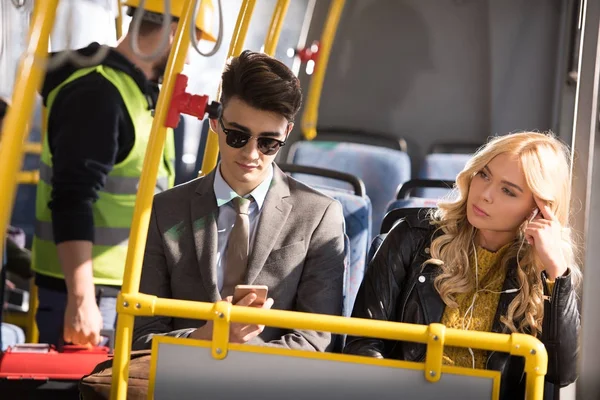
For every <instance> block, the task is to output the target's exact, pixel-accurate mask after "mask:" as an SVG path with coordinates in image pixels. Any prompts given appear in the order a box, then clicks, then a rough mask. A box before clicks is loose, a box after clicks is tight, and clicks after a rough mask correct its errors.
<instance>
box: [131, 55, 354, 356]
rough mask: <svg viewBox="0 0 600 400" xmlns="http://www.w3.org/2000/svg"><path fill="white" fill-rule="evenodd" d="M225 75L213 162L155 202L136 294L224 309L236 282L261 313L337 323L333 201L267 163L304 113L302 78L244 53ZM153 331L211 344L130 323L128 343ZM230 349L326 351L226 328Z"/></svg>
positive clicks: (339, 266)
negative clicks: (264, 291)
mask: <svg viewBox="0 0 600 400" xmlns="http://www.w3.org/2000/svg"><path fill="white" fill-rule="evenodd" d="M222 78H223V82H222V97H221V102H222V104H223V114H222V117H221V118H220V119H218V120H211V121H210V123H211V127H212V129H213V130H214V131H215V132H217V134H218V135H219V147H220V152H221V162H220V164H219V165H218V166H217V168H215V170H214V171H212V172H211V173H210V174H208V175H207V176H205V177H203V178H200V179H196V180H194V181H191V182H189V183H187V184H184V185H181V186H178V187H176V188H174V189H171V190H168V191H166V192H164V193H161V194H158V195H157V196H156V197H155V199H154V206H153V211H152V217H151V221H150V227H149V232H148V241H147V245H146V253H145V258H144V265H143V270H142V278H141V286H140V291H141V292H142V293H148V294H152V295H156V296H158V297H162V298H174V299H182V300H192V301H203V302H216V301H219V300H221V299H227V300H229V301H231V295H232V293H233V290H234V287H235V286H236V285H237V284H254V285H266V286H268V288H269V297H270V298H269V299H268V300H267V301H266V302H265V303H264V305H263V306H262V307H263V308H271V307H274V308H277V309H281V310H294V311H302V312H310V313H322V314H332V315H341V312H342V297H343V294H342V290H343V287H342V286H343V276H344V231H343V224H344V219H343V215H342V209H341V205H340V204H339V203H338V202H336V201H335V200H333V199H331V198H329V197H327V196H325V195H323V194H320V193H319V192H317V191H315V190H313V189H311V188H309V187H307V186H306V185H303V184H302V183H300V182H298V181H296V180H294V179H292V178H290V177H288V176H287V175H286V174H284V173H283V172H282V171H281V170H280V169H279V168H278V167H277V166H276V165H275V164H274V163H273V160H274V158H275V156H276V154H277V152H278V150H279V149H280V147H281V146H283V145H284V144H285V141H286V139H287V138H288V135H289V133H290V131H291V130H292V127H293V123H294V117H295V115H296V113H297V112H298V109H299V108H300V104H301V100H302V94H301V91H300V84H299V81H298V79H297V78H296V77H295V76H294V75H293V73H292V72H291V71H290V70H289V69H288V68H287V67H286V66H285V65H284V64H283V63H281V62H279V61H278V60H275V59H274V58H271V57H269V56H267V55H265V54H261V53H255V52H251V51H245V52H243V53H242V54H241V55H240V56H239V57H237V58H234V59H232V60H231V62H230V63H229V65H228V66H227V68H226V69H225V72H224V73H223V77H222ZM244 205H245V207H246V208H247V209H246V210H241V209H242V208H244ZM237 207H239V208H240V212H239V213H238V211H237ZM255 300H256V295H255V294H249V295H247V296H246V297H244V298H243V299H241V300H240V301H239V302H238V303H237V305H243V306H257V305H255V304H253V303H254V301H255ZM154 334H166V335H169V336H176V337H182V336H183V337H190V338H196V339H210V338H211V336H212V325H211V324H207V323H204V321H198V320H192V319H182V318H169V317H160V316H156V317H142V318H137V319H136V325H135V330H134V344H133V347H134V348H136V349H140V348H148V347H150V343H151V338H152V336H153V335H154ZM230 341H232V342H237V343H246V342H251V343H260V344H268V345H271V346H281V347H286V348H294V349H303V350H313V351H327V350H331V349H332V346H333V339H332V335H331V334H329V333H322V332H312V331H301V330H282V329H277V328H269V327H267V328H264V327H263V326H256V325H244V324H232V326H231V330H230Z"/></svg>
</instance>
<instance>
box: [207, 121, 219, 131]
mask: <svg viewBox="0 0 600 400" xmlns="http://www.w3.org/2000/svg"><path fill="white" fill-rule="evenodd" d="M208 123H209V124H210V129H212V131H213V132H215V133H216V132H217V124H218V122H217V120H216V119H213V118H210V119H209V120H208Z"/></svg>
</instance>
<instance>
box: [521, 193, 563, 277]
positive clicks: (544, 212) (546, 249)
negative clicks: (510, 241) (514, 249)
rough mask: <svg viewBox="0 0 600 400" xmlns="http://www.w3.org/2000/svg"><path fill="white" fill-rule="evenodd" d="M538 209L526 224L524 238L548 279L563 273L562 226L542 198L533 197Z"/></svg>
mask: <svg viewBox="0 0 600 400" xmlns="http://www.w3.org/2000/svg"><path fill="white" fill-rule="evenodd" d="M535 202H536V203H537V206H538V208H539V210H540V212H539V213H538V215H537V216H536V217H535V219H534V220H533V221H531V222H529V223H528V224H527V227H526V228H525V238H526V239H527V243H529V244H530V245H531V246H532V247H533V248H534V249H535V251H536V253H537V256H538V257H539V259H540V261H541V262H542V265H543V266H544V270H545V271H546V275H547V276H548V278H549V279H550V280H552V281H553V280H554V279H556V277H558V276H562V275H564V273H565V272H566V271H567V268H568V266H567V263H566V261H565V259H564V257H563V254H562V250H561V249H562V226H561V225H560V222H558V219H557V218H556V216H555V215H554V213H553V212H552V210H551V209H550V207H548V206H547V205H546V204H545V202H544V201H543V200H540V199H538V198H537V197H535Z"/></svg>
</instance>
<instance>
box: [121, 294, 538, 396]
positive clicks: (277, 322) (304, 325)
mask: <svg viewBox="0 0 600 400" xmlns="http://www.w3.org/2000/svg"><path fill="white" fill-rule="evenodd" d="M117 310H118V311H119V318H121V315H124V314H128V315H135V316H153V315H162V316H169V317H179V318H193V319H202V320H214V321H215V324H214V326H215V329H214V331H213V339H212V346H213V354H216V355H218V357H217V358H224V357H225V356H226V355H227V347H228V336H227V335H228V334H229V333H228V332H229V330H228V329H227V327H223V324H224V322H227V321H228V323H231V322H237V323H245V324H259V325H267V326H271V327H278V328H284V329H307V330H314V331H324V332H332V333H337V334H347V335H353V336H366V337H376V338H381V339H389V340H402V341H410V342H417V343H425V344H427V353H426V357H425V378H426V379H427V380H428V381H430V382H436V381H438V380H439V379H440V378H441V368H442V355H443V351H442V350H443V347H444V346H459V347H469V348H476V349H483V350H491V351H500V352H505V353H510V354H512V355H515V356H522V357H524V358H525V372H526V373H527V379H526V392H527V397H526V398H527V399H529V400H542V397H543V387H544V376H545V375H546V372H547V366H548V354H547V352H546V348H545V347H544V345H543V344H542V342H540V341H539V340H538V339H536V338H535V337H533V336H531V335H526V334H521V333H513V334H511V335H507V334H499V333H490V332H478V331H466V330H462V329H450V328H446V327H445V326H444V325H442V324H431V325H429V326H427V325H417V324H406V323H399V322H389V321H377V320H370V319H359V318H347V317H339V316H331V315H322V314H309V313H301V312H295V311H282V310H263V309H259V308H253V307H241V306H233V305H231V303H228V302H225V301H220V302H218V303H214V304H213V303H202V302H194V301H185V300H173V299H163V298H158V297H156V296H151V295H147V294H143V293H137V294H125V293H122V294H120V295H119V298H118V300H117ZM216 346H218V349H219V351H217V352H215V351H214V350H215V349H216Z"/></svg>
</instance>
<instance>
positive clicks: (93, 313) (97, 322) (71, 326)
mask: <svg viewBox="0 0 600 400" xmlns="http://www.w3.org/2000/svg"><path fill="white" fill-rule="evenodd" d="M101 329H102V315H101V314H100V309H99V308H98V305H97V304H96V299H95V297H94V296H93V295H87V296H84V297H83V298H76V297H71V296H69V298H68V300H67V308H66V310H65V321H64V325H63V332H64V333H63V336H64V339H65V342H66V343H73V344H79V345H84V346H86V345H87V346H96V345H97V344H98V343H100V330H101Z"/></svg>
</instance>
